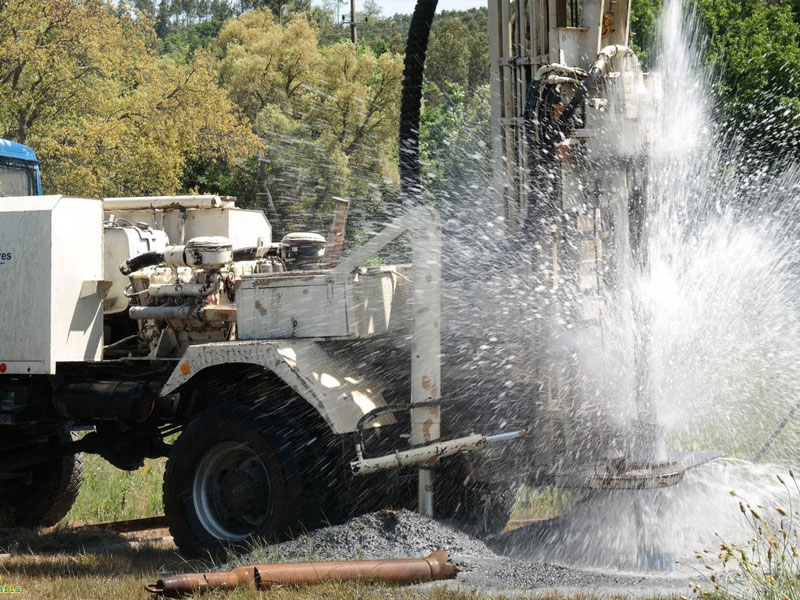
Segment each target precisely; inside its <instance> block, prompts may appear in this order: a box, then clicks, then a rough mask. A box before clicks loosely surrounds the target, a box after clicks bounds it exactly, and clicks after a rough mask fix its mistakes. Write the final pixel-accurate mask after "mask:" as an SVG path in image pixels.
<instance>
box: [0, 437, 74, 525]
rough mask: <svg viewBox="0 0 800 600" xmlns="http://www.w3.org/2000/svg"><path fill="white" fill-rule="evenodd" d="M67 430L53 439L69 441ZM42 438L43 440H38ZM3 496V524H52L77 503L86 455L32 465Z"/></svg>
mask: <svg viewBox="0 0 800 600" xmlns="http://www.w3.org/2000/svg"><path fill="white" fill-rule="evenodd" d="M73 439H75V438H74V434H70V432H69V431H67V430H66V429H63V428H60V427H59V429H58V430H57V431H56V432H55V433H53V435H52V441H54V442H56V441H57V442H60V443H69V442H70V441H72V440H73ZM37 441H39V440H37ZM11 481H13V482H14V483H13V487H12V488H11V489H10V490H8V492H6V493H4V494H3V495H2V497H0V523H2V524H3V525H4V526H14V527H26V528H31V529H34V528H37V527H50V526H52V525H55V524H56V523H58V522H59V521H60V520H61V519H63V518H64V517H65V516H66V515H67V513H68V512H69V511H70V509H71V508H72V505H73V504H75V499H76V498H77V497H78V493H79V492H80V489H81V483H82V482H83V454H72V455H69V456H64V457H60V458H57V459H54V460H52V461H50V462H47V463H42V464H39V465H35V466H33V467H30V468H28V469H27V470H26V471H25V476H24V478H23V480H22V481H21V482H18V481H17V480H11Z"/></svg>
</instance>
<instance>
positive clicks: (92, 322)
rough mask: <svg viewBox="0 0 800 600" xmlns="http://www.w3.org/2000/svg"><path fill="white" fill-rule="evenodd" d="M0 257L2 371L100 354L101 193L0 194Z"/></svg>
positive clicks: (47, 367) (35, 370)
mask: <svg viewBox="0 0 800 600" xmlns="http://www.w3.org/2000/svg"><path fill="white" fill-rule="evenodd" d="M4 257H5V258H4ZM0 263H2V264H0V302H1V303H2V306H3V309H4V315H3V318H2V319H0V362H5V363H6V368H7V371H6V372H7V373H30V374H42V373H45V374H52V373H55V367H56V363H57V362H62V361H82V360H99V358H100V355H101V352H102V347H103V319H102V293H103V291H104V288H103V285H102V283H101V282H102V280H103V212H102V204H101V202H100V201H99V200H88V199H82V198H65V197H63V196H42V197H37V198H31V197H24V198H0Z"/></svg>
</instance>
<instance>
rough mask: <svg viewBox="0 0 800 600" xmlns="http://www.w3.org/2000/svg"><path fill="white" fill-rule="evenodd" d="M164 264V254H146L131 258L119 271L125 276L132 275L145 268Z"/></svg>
mask: <svg viewBox="0 0 800 600" xmlns="http://www.w3.org/2000/svg"><path fill="white" fill-rule="evenodd" d="M163 262H164V254H163V253H161V252H145V253H144V254H140V255H139V256H134V257H133V258H129V259H128V260H126V261H125V262H124V263H122V264H121V265H120V266H119V271H120V273H122V274H123V275H130V274H131V273H135V272H136V271H139V270H141V269H144V268H145V267H155V266H156V265H160V264H162V263H163Z"/></svg>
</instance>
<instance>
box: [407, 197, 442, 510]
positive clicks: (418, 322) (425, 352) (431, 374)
mask: <svg viewBox="0 0 800 600" xmlns="http://www.w3.org/2000/svg"><path fill="white" fill-rule="evenodd" d="M419 216H420V219H419V222H418V223H417V224H416V225H415V227H414V229H413V231H412V234H411V236H412V237H411V239H412V241H411V254H412V260H411V262H412V265H413V266H412V269H413V275H412V294H413V298H412V304H411V307H412V310H413V315H414V316H413V323H414V326H413V327H414V329H413V337H412V338H411V405H412V407H413V405H414V404H415V403H431V402H436V401H437V400H439V399H440V398H441V383H442V374H441V354H442V348H441V319H442V306H441V277H442V246H441V233H440V230H441V225H440V224H439V214H438V213H437V212H436V211H435V210H433V209H426V210H424V211H423V210H420V211H419ZM440 423H441V407H439V406H438V405H434V406H425V407H423V408H412V409H411V445H412V446H416V445H420V444H426V443H428V442H431V441H433V440H437V439H439V433H440V431H439V429H440ZM431 480H432V474H431V472H430V471H429V470H428V469H421V470H420V472H419V490H418V492H419V493H418V500H419V511H420V512H421V513H422V514H424V515H427V516H433V485H432V481H431Z"/></svg>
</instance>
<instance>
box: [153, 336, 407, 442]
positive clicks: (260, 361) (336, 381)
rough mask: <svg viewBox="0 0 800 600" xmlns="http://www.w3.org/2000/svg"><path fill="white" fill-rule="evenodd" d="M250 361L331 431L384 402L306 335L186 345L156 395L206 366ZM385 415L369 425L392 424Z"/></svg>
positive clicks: (346, 429) (349, 427) (347, 427)
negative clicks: (292, 393)
mask: <svg viewBox="0 0 800 600" xmlns="http://www.w3.org/2000/svg"><path fill="white" fill-rule="evenodd" d="M226 364H254V365H260V366H262V367H264V368H265V369H268V370H269V371H271V372H272V373H274V374H275V375H276V376H277V377H278V378H280V379H281V380H282V381H283V382H284V383H285V384H286V385H288V386H289V387H290V388H291V389H292V390H294V391H295V392H296V393H297V394H298V395H299V396H300V397H302V398H303V399H305V400H306V401H307V402H308V403H309V404H311V406H313V407H314V408H315V409H316V410H317V412H318V413H319V414H320V416H321V417H322V418H323V419H325V422H326V423H327V424H328V426H329V427H330V428H331V430H332V431H333V433H336V434H343V433H350V432H353V431H355V430H356V425H357V424H358V420H359V419H360V418H361V417H363V416H364V415H365V414H367V413H368V412H370V411H372V410H373V409H375V408H377V407H379V406H385V404H386V402H385V401H384V399H383V396H382V394H381V393H380V391H379V389H378V387H377V385H376V384H375V382H373V381H370V380H368V379H367V378H365V377H363V376H362V375H360V374H358V373H355V372H352V370H351V369H349V368H347V367H345V366H343V365H342V364H341V363H340V362H337V361H335V360H334V359H333V358H332V357H331V356H330V355H329V354H328V353H327V352H326V351H325V349H324V348H323V347H322V346H321V345H320V344H319V343H317V342H315V341H312V340H274V341H262V340H259V341H238V342H221V343H210V344H197V345H194V346H189V347H188V348H187V349H186V352H185V353H184V354H183V356H182V357H181V359H180V360H179V361H178V364H177V365H176V367H175V369H174V370H173V371H172V374H171V375H170V377H169V379H168V380H167V382H166V384H165V385H164V387H163V388H162V390H161V392H160V394H161V395H162V396H167V395H169V394H171V393H173V392H175V391H176V390H178V388H180V387H182V386H184V385H185V384H186V383H188V382H189V381H191V379H192V378H193V377H194V376H196V375H197V374H198V373H200V372H202V371H203V370H204V369H207V368H209V367H214V366H217V365H226ZM394 422H395V420H394V417H392V415H391V414H388V415H385V417H382V418H381V419H378V420H376V422H375V423H374V424H373V426H380V425H388V424H392V423H394Z"/></svg>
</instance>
